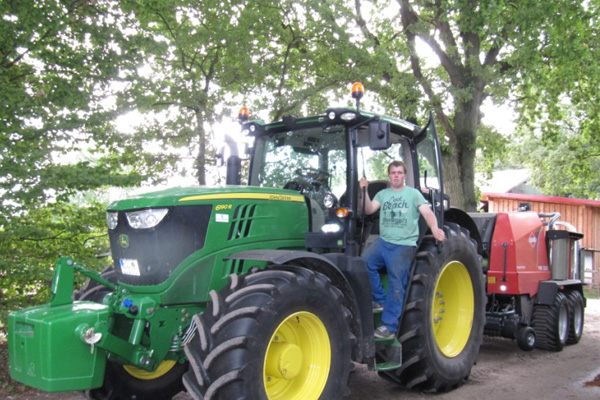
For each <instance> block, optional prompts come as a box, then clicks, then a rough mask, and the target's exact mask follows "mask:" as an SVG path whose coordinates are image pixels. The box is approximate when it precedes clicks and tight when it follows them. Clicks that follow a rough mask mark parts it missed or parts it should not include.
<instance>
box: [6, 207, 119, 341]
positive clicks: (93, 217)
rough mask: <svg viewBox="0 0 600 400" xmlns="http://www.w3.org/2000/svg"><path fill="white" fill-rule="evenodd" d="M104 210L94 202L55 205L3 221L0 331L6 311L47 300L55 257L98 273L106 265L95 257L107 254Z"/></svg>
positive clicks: (32, 210) (102, 260)
mask: <svg viewBox="0 0 600 400" xmlns="http://www.w3.org/2000/svg"><path fill="white" fill-rule="evenodd" d="M104 209H105V205H104V204H98V203H96V204H91V205H88V206H78V205H71V204H68V203H65V202H57V203H50V204H47V205H45V206H42V207H37V208H33V209H31V210H29V212H27V213H23V214H22V215H15V216H13V217H11V218H9V219H6V218H5V222H4V224H3V227H2V229H0V254H2V257H1V258H0V278H1V279H0V325H4V326H2V327H1V329H5V328H6V327H5V321H6V315H7V312H8V311H10V310H14V309H16V308H21V307H24V306H28V305H34V304H41V303H44V302H45V301H47V300H49V289H50V283H51V281H52V277H53V274H54V271H53V266H54V264H55V262H56V261H57V260H58V258H59V256H72V257H74V258H75V259H76V260H78V262H80V263H82V264H84V265H86V266H89V267H90V268H93V269H96V270H100V269H102V266H103V265H104V264H106V263H108V262H109V261H107V260H106V259H99V258H98V256H99V255H101V254H104V253H106V252H107V251H108V236H107V234H106V229H105V228H104V227H105V225H106V221H105V212H104ZM81 281H82V278H81V277H80V282H79V283H81Z"/></svg>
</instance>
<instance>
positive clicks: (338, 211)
mask: <svg viewBox="0 0 600 400" xmlns="http://www.w3.org/2000/svg"><path fill="white" fill-rule="evenodd" d="M244 110H245V109H244ZM242 129H243V131H244V133H246V134H247V135H250V136H252V137H254V144H253V146H252V147H250V148H249V150H248V153H249V155H250V170H249V175H248V185H249V186H258V187H268V188H280V189H288V190H292V191H295V192H299V193H300V194H302V195H303V196H305V198H306V202H307V205H308V207H309V210H310V213H309V214H310V217H309V219H310V228H309V233H308V234H307V236H306V239H307V248H311V249H327V250H328V251H336V249H337V251H344V252H346V253H347V254H352V255H356V254H357V253H358V252H359V248H360V246H359V244H360V243H362V242H363V241H364V240H365V239H366V238H364V237H361V236H362V235H361V232H362V233H363V234H364V232H365V229H364V225H366V221H365V218H363V217H364V215H363V212H362V203H361V200H360V199H361V198H362V195H361V194H360V193H359V192H360V190H359V187H358V181H359V179H360V177H362V176H363V175H366V176H367V177H368V179H369V180H370V181H371V185H370V187H369V195H370V196H371V197H373V196H374V195H375V193H376V192H377V191H379V190H381V189H383V188H385V187H386V185H387V170H386V167H387V165H388V164H389V163H390V162H391V161H393V160H401V161H404V163H405V164H406V165H407V166H408V169H409V171H408V173H407V176H406V184H407V185H408V186H412V187H415V188H417V189H419V190H421V191H422V192H423V193H424V194H425V195H426V197H427V196H428V197H429V200H430V201H431V204H433V205H435V207H434V209H435V213H436V216H437V217H438V220H439V221H440V223H442V221H443V217H442V213H443V202H441V201H439V199H441V198H443V186H442V184H441V182H442V179H441V165H440V159H441V158H440V150H439V146H438V142H437V135H436V130H435V124H434V121H433V119H432V118H430V120H429V123H428V124H427V126H426V127H425V128H424V129H421V128H419V127H418V126H417V125H415V124H413V123H411V122H408V121H405V120H401V119H395V118H389V117H384V116H377V115H375V114H371V113H368V112H365V111H362V110H360V109H359V107H358V102H357V108H356V109H352V108H331V109H328V110H326V111H325V113H324V114H323V115H318V116H313V117H308V118H295V117H285V118H283V120H282V121H278V122H274V123H271V124H265V123H263V122H261V121H250V122H245V123H244V124H243V125H242ZM228 165H230V164H228ZM229 175H231V171H228V176H229ZM370 225H371V226H372V225H373V224H372V223H371V224H370ZM357 246H358V247H357Z"/></svg>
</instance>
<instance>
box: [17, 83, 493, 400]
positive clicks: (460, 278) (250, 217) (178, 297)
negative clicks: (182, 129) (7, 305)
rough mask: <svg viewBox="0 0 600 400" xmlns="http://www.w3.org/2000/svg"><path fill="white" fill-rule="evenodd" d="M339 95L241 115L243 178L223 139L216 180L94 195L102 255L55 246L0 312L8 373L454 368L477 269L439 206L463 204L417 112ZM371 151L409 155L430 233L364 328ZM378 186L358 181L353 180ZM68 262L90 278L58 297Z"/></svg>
mask: <svg viewBox="0 0 600 400" xmlns="http://www.w3.org/2000/svg"><path fill="white" fill-rule="evenodd" d="M355 98H357V101H356V103H357V104H356V108H332V109H328V110H326V111H325V113H324V114H323V115H317V116H312V117H307V118H295V117H284V118H283V120H282V121H278V122H274V123H270V124H266V123H263V122H260V121H251V120H248V119H246V120H245V121H243V122H242V130H243V132H244V133H245V134H246V135H249V136H250V137H251V138H253V145H252V146H249V147H248V149H247V155H248V157H249V160H250V164H249V165H250V166H249V172H248V177H247V181H248V185H247V186H242V185H240V182H241V178H240V172H241V168H240V165H241V158H240V155H239V154H238V153H237V152H236V151H235V146H232V147H234V149H233V150H232V152H231V153H232V154H231V156H230V157H229V158H228V160H227V168H228V170H227V183H228V185H227V186H226V187H220V188H207V187H193V188H174V189H169V190H165V191H160V192H154V193H149V194H145V195H141V196H137V197H133V198H129V199H126V200H121V201H116V202H114V203H112V204H110V205H109V206H108V209H107V220H108V233H109V238H110V244H111V252H112V258H113V260H114V264H113V265H112V266H110V267H109V268H107V269H106V270H105V271H104V272H102V273H101V274H98V273H95V272H92V271H89V270H87V269H86V268H85V267H83V266H81V265H79V264H77V263H76V262H75V261H74V260H72V259H70V258H61V259H60V260H59V261H58V262H57V264H56V268H55V278H54V281H53V285H52V298H51V300H50V301H49V302H48V303H47V304H46V305H43V306H39V307H33V308H29V309H24V310H21V311H16V312H13V313H11V314H10V316H9V334H8V335H9V336H8V338H9V355H10V373H11V376H12V378H13V379H15V380H17V381H20V382H23V383H25V384H27V385H30V386H33V387H35V388H38V389H41V390H44V391H52V392H54V391H82V392H83V393H84V394H85V395H86V396H87V397H88V398H90V399H106V400H108V399H138V400H139V399H170V398H171V397H173V396H174V395H175V394H177V393H179V392H180V391H182V390H187V391H188V392H189V393H190V395H191V396H192V397H193V398H195V399H206V400H208V399H212V400H215V399H224V400H231V399H248V400H317V399H322V400H335V399H342V398H343V397H344V396H346V395H347V394H348V386H347V384H348V378H349V374H350V372H351V371H352V369H353V367H354V364H353V363H360V364H366V365H367V366H368V367H369V368H370V369H371V370H374V371H377V373H378V374H379V375H380V376H381V377H382V378H384V379H387V380H389V381H392V382H395V383H397V384H398V385H401V386H403V387H407V388H412V389H416V390H425V391H446V390H450V389H452V388H454V387H457V386H459V385H460V384H461V383H463V382H464V380H465V379H467V378H468V376H469V373H470V371H471V368H472V366H473V364H474V363H475V360H476V357H477V354H478V351H479V346H480V344H481V341H482V335H483V327H484V323H485V322H484V318H485V315H484V313H485V291H484V278H483V272H482V266H481V257H480V255H479V253H478V246H477V244H476V242H475V241H474V240H473V239H471V236H470V233H469V231H468V230H467V229H465V228H463V227H462V226H461V225H460V224H459V223H457V222H453V221H460V220H461V218H460V217H461V216H462V217H464V216H465V215H466V214H464V213H462V212H461V211H457V210H452V209H450V208H449V205H448V198H447V196H445V195H444V191H443V185H442V176H441V168H440V149H439V144H438V139H437V135H436V129H435V124H434V121H433V119H431V118H430V121H429V123H428V124H427V126H426V127H425V128H423V129H421V128H419V127H418V126H416V125H414V124H413V123H410V122H408V121H404V120H400V119H394V118H389V117H386V116H380V115H375V114H372V113H367V112H364V111H362V110H360V109H359V100H358V99H359V98H360V93H359V94H357V95H356V96H355ZM388 159H389V160H391V159H402V160H404V162H405V163H406V164H407V165H408V166H409V174H407V178H406V182H407V184H408V185H411V186H414V187H416V188H419V189H421V190H422V191H424V192H425V191H426V192H427V196H428V199H429V200H430V203H431V207H432V208H433V210H434V211H435V213H436V215H437V218H438V221H439V223H440V224H443V228H444V230H445V233H446V237H447V239H446V241H444V242H443V243H437V242H436V241H435V240H434V239H433V237H432V236H431V235H429V233H428V232H427V228H426V225H423V227H424V229H423V230H422V233H421V238H420V241H419V248H418V251H417V255H416V259H415V262H414V263H413V267H412V268H413V270H412V271H411V273H412V275H411V276H412V279H411V280H410V282H409V288H408V289H407V292H406V299H405V303H404V304H405V307H404V312H403V315H402V317H401V322H400V330H399V331H398V333H397V335H396V337H395V338H392V339H375V338H374V328H375V327H376V326H377V325H378V324H379V323H380V318H381V313H380V312H377V311H373V307H372V301H371V289H370V285H369V278H368V274H367V270H366V266H365V263H364V262H363V260H362V259H361V258H360V254H361V252H362V250H363V249H364V248H365V247H366V246H368V245H369V243H370V241H371V240H372V239H373V237H375V236H376V235H377V232H378V221H377V216H365V215H363V212H362V211H361V210H362V205H361V201H360V198H361V195H360V193H359V185H358V180H359V169H360V168H361V166H362V168H363V170H364V166H365V165H373V164H374V163H377V162H379V163H380V165H386V164H387V163H388V161H387V160H388ZM385 186H386V182H385V181H383V180H382V181H375V182H372V183H371V185H370V186H369V188H368V190H369V193H370V195H371V196H374V194H375V193H376V191H377V190H381V188H383V187H385ZM426 189H427V190H426ZM445 215H446V217H445ZM457 216H458V217H457ZM75 271H78V272H79V273H83V274H85V275H86V276H87V277H88V278H89V279H88V282H87V283H86V285H85V287H84V288H83V289H82V290H80V291H79V292H76V293H75V296H73V278H74V273H75ZM383 280H384V281H385V274H384V276H383ZM73 297H75V300H73Z"/></svg>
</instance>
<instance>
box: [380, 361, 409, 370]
mask: <svg viewBox="0 0 600 400" xmlns="http://www.w3.org/2000/svg"><path fill="white" fill-rule="evenodd" d="M401 366H402V364H401V363H395V362H385V363H381V364H377V365H376V366H375V371H393V370H395V369H398V368H400V367H401Z"/></svg>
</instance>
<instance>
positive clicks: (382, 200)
mask: <svg viewBox="0 0 600 400" xmlns="http://www.w3.org/2000/svg"><path fill="white" fill-rule="evenodd" d="M388 177H389V180H390V187H389V188H387V189H384V190H382V191H380V192H378V193H377V194H376V195H375V198H373V200H371V198H370V197H369V194H368V191H367V190H366V189H367V187H368V185H369V181H368V180H367V178H366V177H363V178H362V179H361V180H360V187H361V189H363V188H364V190H363V192H364V193H365V195H366V196H365V213H366V214H369V215H370V214H373V213H375V212H376V211H377V210H379V209H381V213H380V217H379V231H380V237H379V238H377V239H376V240H375V241H374V242H373V244H371V246H369V247H368V248H367V250H366V251H365V252H364V254H363V256H362V257H363V259H364V260H365V262H366V263H367V269H368V272H369V278H370V281H371V291H372V295H373V303H374V304H373V307H374V309H380V308H381V306H383V314H382V321H383V325H382V326H380V327H379V328H377V329H376V330H375V337H377V338H382V339H389V338H393V337H394V336H395V335H396V332H397V330H398V321H399V318H400V315H401V314H402V307H403V304H402V303H403V300H404V292H405V290H406V286H407V284H408V274H409V272H410V267H411V264H412V262H413V259H414V256H415V252H416V249H417V247H416V246H417V240H418V239H419V215H422V216H423V218H424V219H425V222H426V223H427V226H429V229H431V232H432V234H433V237H434V238H435V239H436V240H438V241H440V242H441V241H444V239H445V238H446V235H445V234H444V231H443V230H442V229H440V228H439V227H438V223H437V218H436V217H435V214H434V213H433V211H432V210H431V208H430V207H429V204H428V203H427V200H425V198H424V197H423V195H422V194H421V193H420V192H419V191H418V190H417V189H414V188H412V187H408V186H406V184H405V177H406V165H405V164H404V163H403V162H402V161H392V162H391V163H390V164H389V165H388ZM383 267H386V268H387V272H388V277H389V289H388V293H387V297H386V293H385V291H384V289H383V286H382V284H381V279H380V276H379V270H380V269H382V268H383Z"/></svg>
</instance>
